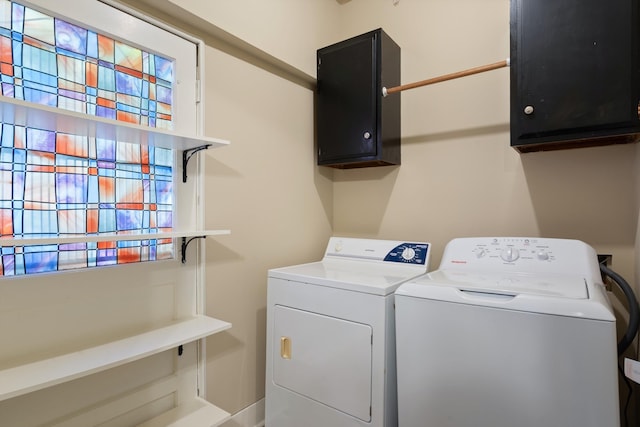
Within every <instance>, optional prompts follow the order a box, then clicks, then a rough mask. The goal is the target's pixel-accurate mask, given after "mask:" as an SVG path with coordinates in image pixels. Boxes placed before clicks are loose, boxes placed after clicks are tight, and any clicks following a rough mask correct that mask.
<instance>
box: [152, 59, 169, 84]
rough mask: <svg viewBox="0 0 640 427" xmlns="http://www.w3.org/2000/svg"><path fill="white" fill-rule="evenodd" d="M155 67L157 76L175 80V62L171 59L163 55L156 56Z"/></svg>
mask: <svg viewBox="0 0 640 427" xmlns="http://www.w3.org/2000/svg"><path fill="white" fill-rule="evenodd" d="M154 59H155V69H156V73H155V75H156V77H158V78H160V79H163V80H167V81H169V82H172V81H173V62H172V61H169V60H167V59H165V58H162V57H161V56H155V55H154Z"/></svg>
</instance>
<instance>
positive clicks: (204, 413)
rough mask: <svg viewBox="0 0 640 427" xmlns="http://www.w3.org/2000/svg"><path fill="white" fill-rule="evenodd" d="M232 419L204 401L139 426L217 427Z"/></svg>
mask: <svg viewBox="0 0 640 427" xmlns="http://www.w3.org/2000/svg"><path fill="white" fill-rule="evenodd" d="M230 418H231V414H229V413H228V412H226V411H223V410H222V409H220V408H218V407H217V406H215V405H213V404H211V403H209V402H207V401H206V400H204V399H201V398H199V397H196V398H195V399H194V400H192V401H189V402H187V403H185V404H182V405H180V406H177V407H175V408H173V409H171V410H170V411H168V412H165V413H164V414H160V415H159V416H157V417H155V418H152V419H151V420H149V421H147V422H144V423H142V424H139V425H138V427H216V426H219V425H220V424H222V423H224V422H225V421H227V420H229V419H230Z"/></svg>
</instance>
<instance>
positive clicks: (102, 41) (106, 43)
mask: <svg viewBox="0 0 640 427" xmlns="http://www.w3.org/2000/svg"><path fill="white" fill-rule="evenodd" d="M98 57H99V58H100V59H102V60H103V61H107V62H114V61H115V41H114V40H113V39H111V38H109V37H105V36H103V35H101V34H98Z"/></svg>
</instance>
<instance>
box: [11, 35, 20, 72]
mask: <svg viewBox="0 0 640 427" xmlns="http://www.w3.org/2000/svg"><path fill="white" fill-rule="evenodd" d="M21 41H22V38H20V40H15V41H14V42H13V43H11V45H12V46H11V47H12V49H13V66H14V67H16V68H19V67H22V46H23V44H22V43H20V42H21ZM16 77H20V76H18V75H16Z"/></svg>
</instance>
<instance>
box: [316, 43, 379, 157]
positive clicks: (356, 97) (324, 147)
mask: <svg viewBox="0 0 640 427" xmlns="http://www.w3.org/2000/svg"><path fill="white" fill-rule="evenodd" d="M376 38H377V35H376V34H367V35H366V36H365V37H356V38H354V39H351V40H349V41H347V42H344V43H340V44H337V45H334V46H330V47H327V48H324V49H321V50H320V51H318V97H317V106H316V107H317V115H316V117H317V124H316V125H317V129H318V131H317V132H318V133H317V135H318V164H326V163H329V162H331V161H333V160H337V159H340V160H347V161H348V160H349V159H355V158H362V157H375V156H376V155H377V154H378V153H377V144H376V141H375V140H376V135H377V128H376V105H377V104H376V99H377V95H378V93H379V91H378V90H377V88H378V84H377V79H376V66H375V62H374V60H375V51H376Z"/></svg>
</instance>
